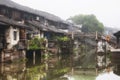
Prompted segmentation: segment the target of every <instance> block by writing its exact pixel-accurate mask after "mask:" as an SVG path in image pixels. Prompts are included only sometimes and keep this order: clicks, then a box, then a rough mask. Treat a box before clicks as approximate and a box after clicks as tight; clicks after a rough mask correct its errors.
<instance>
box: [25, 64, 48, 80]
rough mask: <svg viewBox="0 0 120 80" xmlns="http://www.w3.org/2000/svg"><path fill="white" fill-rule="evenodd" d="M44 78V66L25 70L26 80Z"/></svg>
mask: <svg viewBox="0 0 120 80" xmlns="http://www.w3.org/2000/svg"><path fill="white" fill-rule="evenodd" d="M45 77H46V71H45V65H44V64H43V65H40V66H34V67H32V68H28V69H27V73H26V80H42V79H43V78H45Z"/></svg>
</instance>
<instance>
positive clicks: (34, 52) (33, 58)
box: [33, 51, 35, 64]
mask: <svg viewBox="0 0 120 80" xmlns="http://www.w3.org/2000/svg"><path fill="white" fill-rule="evenodd" d="M33 64H35V51H33Z"/></svg>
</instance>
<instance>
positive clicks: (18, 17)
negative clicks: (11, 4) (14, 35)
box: [12, 11, 21, 21]
mask: <svg viewBox="0 0 120 80" xmlns="http://www.w3.org/2000/svg"><path fill="white" fill-rule="evenodd" d="M12 18H13V19H15V20H18V21H19V20H21V13H20V12H18V11H13V12H12Z"/></svg>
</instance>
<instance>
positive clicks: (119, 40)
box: [111, 31, 120, 75]
mask: <svg viewBox="0 0 120 80" xmlns="http://www.w3.org/2000/svg"><path fill="white" fill-rule="evenodd" d="M114 36H115V37H116V49H112V50H111V52H112V63H113V65H114V67H115V72H116V73H117V74H119V75H120V31H118V32H116V33H114Z"/></svg>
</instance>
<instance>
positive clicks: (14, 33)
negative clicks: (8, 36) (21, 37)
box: [13, 31, 17, 40]
mask: <svg viewBox="0 0 120 80" xmlns="http://www.w3.org/2000/svg"><path fill="white" fill-rule="evenodd" d="M13 37H14V40H17V31H14V32H13Z"/></svg>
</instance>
